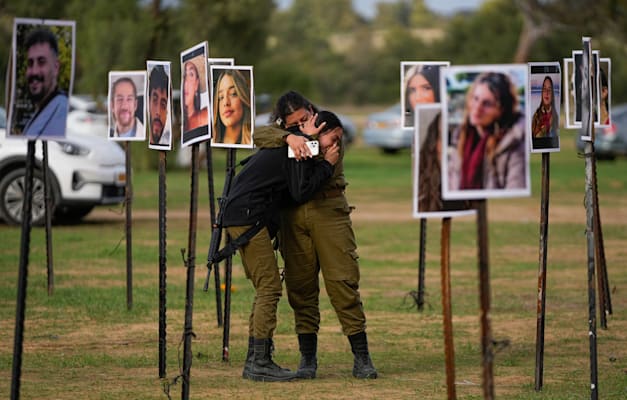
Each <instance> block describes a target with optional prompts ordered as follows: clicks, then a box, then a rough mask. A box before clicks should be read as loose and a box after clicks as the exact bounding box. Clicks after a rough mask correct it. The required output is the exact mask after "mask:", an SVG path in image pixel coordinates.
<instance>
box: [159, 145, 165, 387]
mask: <svg viewBox="0 0 627 400" xmlns="http://www.w3.org/2000/svg"><path fill="white" fill-rule="evenodd" d="M166 154H167V153H166V152H165V151H159V378H165V376H166V349H167V347H166V346H167V341H166V333H167V330H166V328H167V325H166V277H167V274H166V271H167V258H166V253H167V246H166V243H167V240H166V225H167V224H166V222H167V207H166V206H167V204H166V203H167V202H166V199H167V196H166V193H167V190H166V189H167V188H166V179H165V178H166V175H165V174H166V165H167V164H166Z"/></svg>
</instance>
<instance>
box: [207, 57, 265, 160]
mask: <svg viewBox="0 0 627 400" xmlns="http://www.w3.org/2000/svg"><path fill="white" fill-rule="evenodd" d="M219 70H238V71H246V72H248V74H250V87H249V88H248V89H249V98H250V116H249V118H250V143H249V144H237V143H221V142H217V141H216V134H217V133H216V132H212V139H211V146H212V147H225V148H243V149H252V148H254V146H255V142H254V140H253V139H254V134H255V83H254V75H253V67H252V66H244V65H211V66H210V68H209V71H210V72H209V86H210V89H211V100H210V107H209V108H210V109H211V110H212V112H211V115H212V116H213V109H214V107H215V104H214V101H215V93H214V91H215V87H214V85H215V82H214V71H219ZM212 130H213V123H212Z"/></svg>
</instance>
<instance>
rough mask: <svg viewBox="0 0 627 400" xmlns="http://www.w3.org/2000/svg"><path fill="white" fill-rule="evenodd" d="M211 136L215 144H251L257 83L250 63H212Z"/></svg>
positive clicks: (243, 145) (221, 145)
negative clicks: (254, 83)
mask: <svg viewBox="0 0 627 400" xmlns="http://www.w3.org/2000/svg"><path fill="white" fill-rule="evenodd" d="M210 75H211V109H212V140H211V145H212V146H215V147H232V148H238V147H240V148H241V147H243V148H252V147H253V131H254V116H255V109H254V85H253V67H251V66H220V65H212V66H211V74H210Z"/></svg>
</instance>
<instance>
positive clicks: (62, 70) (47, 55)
mask: <svg viewBox="0 0 627 400" xmlns="http://www.w3.org/2000/svg"><path fill="white" fill-rule="evenodd" d="M75 26H76V24H75V22H74V21H58V20H55V21H50V20H41V19H38V20H35V19H20V18H17V19H15V20H14V24H13V38H12V43H11V55H10V57H11V62H10V65H9V68H10V69H9V71H8V72H7V77H8V80H7V89H10V94H9V96H8V97H9V105H8V114H9V115H8V119H7V130H6V132H7V133H6V136H7V137H8V138H23V139H28V140H36V139H42V140H48V139H51V140H55V139H62V138H64V137H65V131H66V123H67V113H68V98H69V96H70V94H71V93H72V84H73V78H74V53H75V42H76V41H75Z"/></svg>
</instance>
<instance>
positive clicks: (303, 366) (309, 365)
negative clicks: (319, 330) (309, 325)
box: [296, 333, 318, 379]
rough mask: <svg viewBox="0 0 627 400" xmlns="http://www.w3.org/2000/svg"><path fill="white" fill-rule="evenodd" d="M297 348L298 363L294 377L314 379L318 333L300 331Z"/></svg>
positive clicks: (316, 364)
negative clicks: (298, 353) (298, 350)
mask: <svg viewBox="0 0 627 400" xmlns="http://www.w3.org/2000/svg"><path fill="white" fill-rule="evenodd" d="M298 348H299V349H300V364H299V365H298V371H296V377H297V378H300V379H314V378H315V377H316V370H317V369H318V359H317V358H316V352H317V350H318V335H317V334H315V333H301V334H299V335H298Z"/></svg>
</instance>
